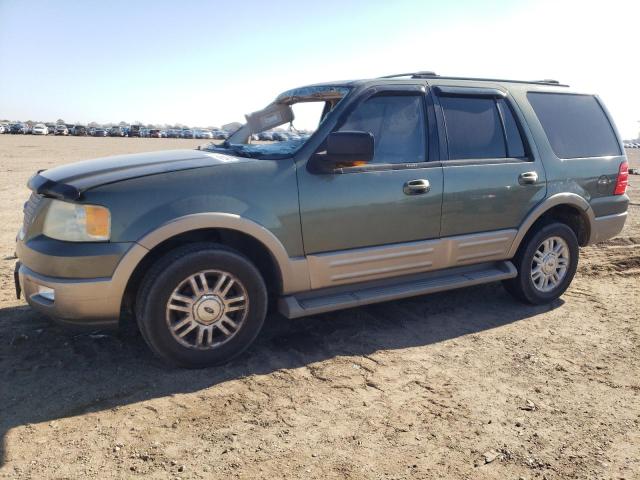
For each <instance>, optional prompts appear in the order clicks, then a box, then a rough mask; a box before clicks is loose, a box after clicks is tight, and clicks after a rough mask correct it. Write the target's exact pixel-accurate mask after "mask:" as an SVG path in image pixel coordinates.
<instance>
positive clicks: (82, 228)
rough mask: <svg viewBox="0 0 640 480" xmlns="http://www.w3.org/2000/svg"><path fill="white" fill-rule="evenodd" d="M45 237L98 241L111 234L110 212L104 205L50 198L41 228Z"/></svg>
mask: <svg viewBox="0 0 640 480" xmlns="http://www.w3.org/2000/svg"><path fill="white" fill-rule="evenodd" d="M42 233H44V234H45V235H46V236H47V237H50V238H55V239H57V240H65V241H68V242H99V241H104V240H109V237H110V236H111V214H110V213H109V210H108V209H107V208H105V207H100V206H98V205H80V204H77V203H68V202H61V201H59V200H52V201H51V204H50V206H49V210H48V211H47V216H46V217H45V219H44V227H43V229H42Z"/></svg>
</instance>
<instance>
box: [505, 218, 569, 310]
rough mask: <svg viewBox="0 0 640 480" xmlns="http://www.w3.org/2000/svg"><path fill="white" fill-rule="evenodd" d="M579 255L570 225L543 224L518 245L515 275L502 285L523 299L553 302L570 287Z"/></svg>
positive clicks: (535, 303)
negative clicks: (516, 274) (523, 242)
mask: <svg viewBox="0 0 640 480" xmlns="http://www.w3.org/2000/svg"><path fill="white" fill-rule="evenodd" d="M578 256H579V247H578V240H577V238H576V235H575V233H574V232H573V230H571V228H569V227H568V226H567V225H565V224H564V223H551V224H549V225H545V226H544V227H542V228H540V229H539V230H538V231H537V232H535V233H534V234H533V235H532V236H531V237H530V238H529V239H528V241H527V243H526V244H524V245H522V246H521V247H520V250H519V251H518V254H517V255H516V257H515V258H514V259H513V262H514V264H515V267H516V269H517V270H518V276H517V277H515V278H512V279H510V280H506V281H504V282H503V284H504V287H505V288H506V290H507V291H508V292H509V293H511V294H512V295H513V296H514V297H516V298H517V299H518V300H521V301H523V302H526V303H531V304H534V305H537V304H543V303H549V302H552V301H553V300H556V299H557V298H559V297H560V295H562V294H563V293H564V292H565V290H567V288H569V284H571V280H573V276H574V275H575V273H576V269H577V267H578Z"/></svg>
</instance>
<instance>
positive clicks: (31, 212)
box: [22, 193, 42, 234]
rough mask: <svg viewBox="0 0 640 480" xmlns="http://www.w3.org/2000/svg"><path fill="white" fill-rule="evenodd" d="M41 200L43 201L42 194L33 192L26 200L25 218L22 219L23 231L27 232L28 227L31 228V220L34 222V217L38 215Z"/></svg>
mask: <svg viewBox="0 0 640 480" xmlns="http://www.w3.org/2000/svg"><path fill="white" fill-rule="evenodd" d="M41 201H42V195H39V194H37V193H32V194H31V196H30V197H29V200H27V201H26V202H25V204H24V209H23V213H24V219H23V221H22V231H23V233H25V234H26V233H27V229H28V228H29V226H31V222H33V219H34V218H35V216H36V213H37V211H38V206H39V205H40V202H41Z"/></svg>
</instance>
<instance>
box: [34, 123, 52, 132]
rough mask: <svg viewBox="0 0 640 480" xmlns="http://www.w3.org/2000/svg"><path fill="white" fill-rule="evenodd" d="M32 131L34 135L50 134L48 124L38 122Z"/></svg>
mask: <svg viewBox="0 0 640 480" xmlns="http://www.w3.org/2000/svg"><path fill="white" fill-rule="evenodd" d="M31 133H32V134H34V135H48V134H49V129H48V128H47V126H46V125H44V124H42V123H38V124H36V125H34V127H33V129H32V130H31Z"/></svg>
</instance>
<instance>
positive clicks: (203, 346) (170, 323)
mask: <svg viewBox="0 0 640 480" xmlns="http://www.w3.org/2000/svg"><path fill="white" fill-rule="evenodd" d="M203 276H204V279H203ZM194 282H195V284H194ZM243 299H244V300H243ZM267 303H268V300H267V289H266V287H265V284H264V280H263V278H262V276H261V275H260V272H259V271H258V269H257V268H256V267H255V266H254V265H253V264H252V263H251V262H250V261H249V260H248V259H247V258H246V257H244V256H243V255H242V254H240V253H238V252H236V251H235V250H232V249H230V248H227V247H225V246H223V245H218V244H215V243H194V244H189V245H185V246H183V247H179V248H177V249H175V250H172V251H171V252H169V253H168V254H166V255H165V256H163V257H161V258H160V259H159V260H158V261H157V262H156V263H155V264H154V265H153V266H152V267H151V268H150V269H149V271H148V272H147V274H146V275H145V277H144V280H143V281H142V284H141V286H140V289H139V291H138V295H137V297H136V317H137V320H138V325H139V327H140V332H141V333H142V336H143V338H144V339H145V341H146V342H147V344H148V345H149V347H150V348H151V350H152V351H153V352H154V353H155V354H156V355H158V356H159V357H161V358H162V359H163V360H165V361H167V362H168V363H170V364H173V365H176V366H180V367H187V368H201V367H208V366H213V365H220V364H223V363H226V362H228V361H229V360H231V359H232V358H234V357H236V356H237V355H239V354H240V353H242V352H243V351H244V350H246V349H247V348H248V347H249V345H251V344H252V343H253V341H254V340H255V338H256V337H257V335H258V333H259V332H260V329H261V328H262V325H263V323H264V319H265V316H266V311H267Z"/></svg>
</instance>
